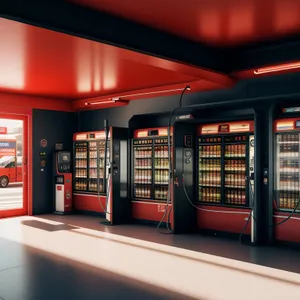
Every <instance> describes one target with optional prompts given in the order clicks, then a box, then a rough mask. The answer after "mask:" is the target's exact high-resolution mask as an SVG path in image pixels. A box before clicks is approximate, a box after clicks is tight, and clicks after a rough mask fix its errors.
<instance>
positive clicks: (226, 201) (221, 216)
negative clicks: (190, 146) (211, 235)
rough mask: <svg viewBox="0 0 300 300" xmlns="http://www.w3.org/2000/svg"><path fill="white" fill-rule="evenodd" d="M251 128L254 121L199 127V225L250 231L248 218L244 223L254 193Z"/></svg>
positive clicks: (233, 230) (218, 229) (248, 213)
mask: <svg viewBox="0 0 300 300" xmlns="http://www.w3.org/2000/svg"><path fill="white" fill-rule="evenodd" d="M253 132H254V122H253V121H242V122H231V123H221V124H208V125H200V126H199V127H198V130H197V136H198V141H197V148H198V154H197V157H198V172H197V173H198V191H197V193H198V197H197V198H198V199H197V200H198V201H197V207H198V210H197V224H198V228H199V229H201V230H205V231H214V232H228V233H236V234H239V233H241V232H243V233H245V234H250V233H251V227H252V226H251V225H252V224H251V220H250V221H249V223H248V226H247V227H246V229H244V227H245V224H246V222H247V220H248V218H249V215H250V208H251V206H252V196H253V194H254V182H253V179H254V177H253V176H254V134H253ZM243 230H244V231H243Z"/></svg>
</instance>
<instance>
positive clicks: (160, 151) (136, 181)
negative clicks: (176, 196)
mask: <svg viewBox="0 0 300 300" xmlns="http://www.w3.org/2000/svg"><path fill="white" fill-rule="evenodd" d="M170 141H171V139H170ZM171 144H172V141H171ZM131 147H132V151H131V153H132V168H131V169H132V172H131V199H132V215H133V218H134V219H135V220H143V221H148V222H159V221H161V219H162V217H163V215H164V213H165V209H166V203H167V199H168V185H169V150H168V149H169V147H168V128H166V127H164V128H151V129H139V130H135V131H134V132H133V139H132V145H131ZM171 149H172V148H171ZM171 153H172V150H171ZM168 204H169V209H170V207H171V205H172V204H171V203H168ZM170 211H171V209H170ZM168 218H169V220H170V222H171V219H172V218H171V215H170V214H169V212H168V214H167V215H166V220H167V219H168ZM167 222H168V221H167Z"/></svg>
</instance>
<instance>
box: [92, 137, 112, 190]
mask: <svg viewBox="0 0 300 300" xmlns="http://www.w3.org/2000/svg"><path fill="white" fill-rule="evenodd" d="M104 152H105V141H93V142H89V164H88V176H89V186H88V192H91V193H97V192H98V188H97V180H98V176H99V192H100V193H101V194H104V193H105V188H106V180H105V179H104V177H105V176H106V178H107V175H108V168H109V147H107V163H106V168H107V169H106V173H105V172H104V168H105V164H104V159H105V158H104ZM97 157H98V163H97ZM98 168H99V169H98ZM98 173H99V174H98Z"/></svg>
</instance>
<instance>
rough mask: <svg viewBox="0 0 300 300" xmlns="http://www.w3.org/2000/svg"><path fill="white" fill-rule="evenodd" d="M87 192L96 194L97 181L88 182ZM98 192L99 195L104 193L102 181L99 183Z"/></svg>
mask: <svg viewBox="0 0 300 300" xmlns="http://www.w3.org/2000/svg"><path fill="white" fill-rule="evenodd" d="M89 191H91V192H98V189H97V180H90V182H89ZM99 192H100V193H103V192H104V185H103V182H102V181H100V182H99Z"/></svg>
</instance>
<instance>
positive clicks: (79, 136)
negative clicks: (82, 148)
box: [73, 130, 110, 142]
mask: <svg viewBox="0 0 300 300" xmlns="http://www.w3.org/2000/svg"><path fill="white" fill-rule="evenodd" d="M108 137H110V132H109V134H108ZM104 139H105V131H104V130H102V131H91V132H77V133H74V135H73V141H75V142H76V141H93V140H104Z"/></svg>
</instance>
